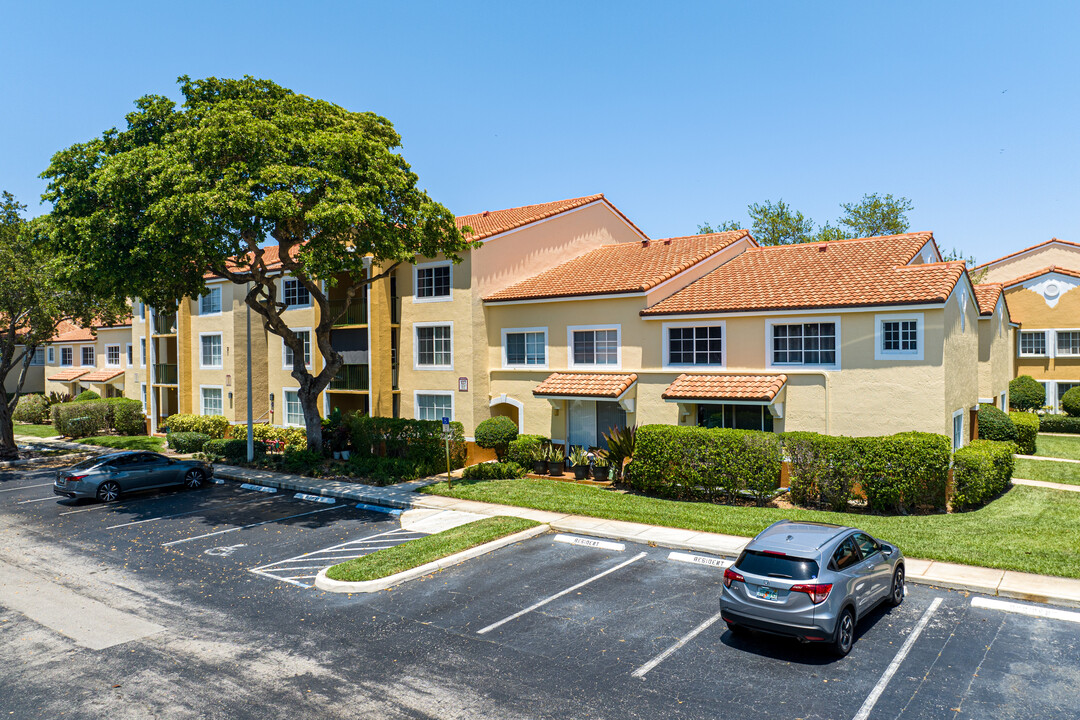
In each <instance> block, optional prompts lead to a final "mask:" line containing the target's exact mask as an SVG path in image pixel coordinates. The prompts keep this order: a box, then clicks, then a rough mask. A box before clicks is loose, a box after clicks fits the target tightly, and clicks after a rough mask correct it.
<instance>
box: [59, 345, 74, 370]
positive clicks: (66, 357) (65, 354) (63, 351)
mask: <svg viewBox="0 0 1080 720" xmlns="http://www.w3.org/2000/svg"><path fill="white" fill-rule="evenodd" d="M72 355H73V352H72V350H71V348H69V347H66V348H60V365H61V366H62V367H71V364H72Z"/></svg>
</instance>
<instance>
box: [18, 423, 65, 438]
mask: <svg viewBox="0 0 1080 720" xmlns="http://www.w3.org/2000/svg"><path fill="white" fill-rule="evenodd" d="M14 426H15V434H16V435H29V436H31V437H40V438H47V437H57V436H59V435H60V433H58V432H56V428H54V427H53V426H52V425H24V424H22V423H14Z"/></svg>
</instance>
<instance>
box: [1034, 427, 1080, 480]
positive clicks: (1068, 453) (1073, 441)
mask: <svg viewBox="0 0 1080 720" xmlns="http://www.w3.org/2000/svg"><path fill="white" fill-rule="evenodd" d="M1035 454H1036V455H1042V456H1043V457H1056V458H1068V459H1069V460H1080V436H1077V437H1057V436H1055V435H1039V436H1038V437H1037V438H1036V439H1035ZM1032 479H1034V478H1032Z"/></svg>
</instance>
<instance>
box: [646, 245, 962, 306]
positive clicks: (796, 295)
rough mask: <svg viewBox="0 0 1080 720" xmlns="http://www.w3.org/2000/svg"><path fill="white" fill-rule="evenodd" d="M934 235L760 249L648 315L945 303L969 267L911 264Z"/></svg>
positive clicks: (672, 297)
mask: <svg viewBox="0 0 1080 720" xmlns="http://www.w3.org/2000/svg"><path fill="white" fill-rule="evenodd" d="M931 240H933V235H932V234H931V233H908V234H906V235H888V236H884V237H874V238H856V239H853V240H834V241H831V242H817V243H803V244H800V245H779V246H772V247H756V248H752V249H750V250H747V251H746V252H744V253H742V254H741V255H739V256H738V257H736V258H734V259H732V260H731V261H730V262H728V263H726V264H725V265H723V266H721V267H719V268H717V269H716V270H713V271H712V272H711V273H709V274H708V275H706V276H705V277H703V278H701V279H700V280H698V281H696V282H694V283H691V284H690V285H688V286H687V287H685V288H684V289H682V290H680V291H679V292H677V293H675V294H674V295H672V296H671V297H669V298H667V299H665V300H662V301H660V302H659V303H657V304H656V305H653V306H652V307H650V308H647V309H645V310H643V311H642V312H641V314H642V315H645V316H648V315H679V314H688V313H710V312H716V313H723V312H742V311H767V310H796V309H814V308H822V309H824V308H841V307H855V306H876V305H907V304H921V303H934V302H944V301H945V300H946V299H948V297H949V294H950V293H951V292H952V290H953V288H954V287H955V286H956V283H957V282H958V281H959V280H960V278H961V277H962V276H963V275H964V272H965V270H964V263H962V262H939V263H927V264H919V265H908V264H907V263H908V262H909V261H910V260H911V259H912V258H914V257H915V256H916V255H917V254H918V252H919V250H920V249H921V248H922V247H923V245H925V244H926V243H927V242H929V241H931Z"/></svg>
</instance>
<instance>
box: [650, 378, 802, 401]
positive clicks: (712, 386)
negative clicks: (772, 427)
mask: <svg viewBox="0 0 1080 720" xmlns="http://www.w3.org/2000/svg"><path fill="white" fill-rule="evenodd" d="M786 382H787V375H685V374H684V375H680V376H679V377H677V378H675V382H673V383H671V384H670V385H668V387H667V390H665V391H664V394H663V398H664V399H665V400H675V401H694V400H707V401H713V402H722V401H724V400H731V401H739V402H760V403H770V402H772V401H773V400H774V399H775V398H776V395H777V393H779V392H780V390H781V389H782V388H783V387H784V383H786Z"/></svg>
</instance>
